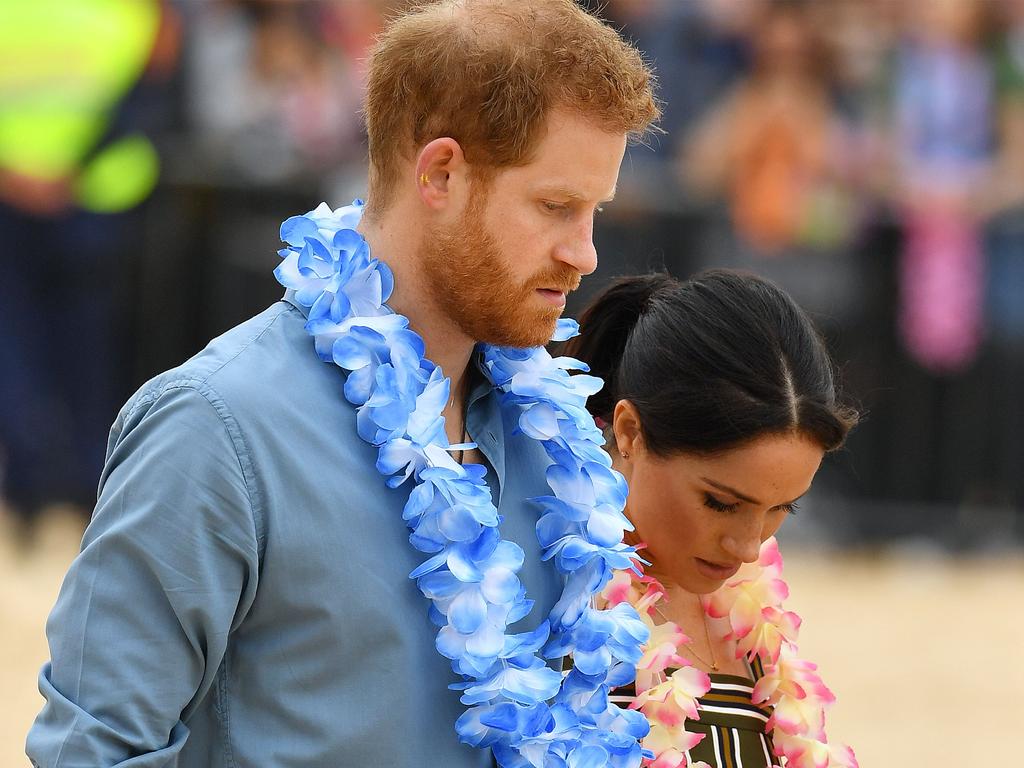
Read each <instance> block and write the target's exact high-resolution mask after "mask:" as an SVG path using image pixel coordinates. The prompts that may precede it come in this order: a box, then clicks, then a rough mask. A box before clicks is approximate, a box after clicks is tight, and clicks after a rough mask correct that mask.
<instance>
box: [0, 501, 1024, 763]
mask: <svg viewBox="0 0 1024 768" xmlns="http://www.w3.org/2000/svg"><path fill="white" fill-rule="evenodd" d="M79 535H80V531H79V530H78V528H77V525H76V523H75V521H74V520H73V519H70V518H67V517H64V518H61V517H55V518H52V519H49V520H47V521H46V524H45V525H44V526H43V527H42V530H41V531H40V533H39V536H38V539H37V541H36V543H35V545H34V547H33V548H32V549H31V550H29V551H24V550H19V549H16V548H15V547H14V546H13V544H12V541H11V537H10V532H9V530H8V529H7V526H6V522H5V521H4V519H3V518H2V517H0V629H2V633H0V691H2V692H3V698H2V701H3V711H4V714H5V716H4V717H2V718H0V767H3V768H6V767H7V766H19V765H27V760H26V758H25V757H24V752H23V748H24V746H23V745H24V739H25V733H26V732H27V730H28V728H29V725H30V724H31V722H32V719H33V717H34V716H35V714H36V712H37V711H38V709H39V707H40V705H41V701H42V700H41V698H40V697H39V694H38V692H37V691H36V682H35V679H36V674H37V671H38V668H39V666H40V665H41V664H42V663H43V662H44V661H45V660H46V658H47V649H46V642H45V638H44V635H43V625H44V622H45V620H46V615H47V613H48V611H49V609H50V607H51V605H52V604H53V601H54V599H55V597H56V594H57V590H58V589H59V588H60V582H61V579H62V577H63V572H64V569H65V568H66V566H67V563H68V562H69V561H70V559H71V558H72V557H73V556H74V554H75V551H76V548H77V543H78V538H79ZM786 572H787V575H788V579H789V582H790V585H791V587H792V595H791V599H790V602H789V607H790V609H792V610H795V611H797V612H798V613H799V614H801V615H802V616H803V617H804V626H803V629H802V631H801V649H802V655H803V656H804V657H805V658H808V659H811V660H814V661H817V662H818V663H819V665H820V667H821V671H822V674H823V676H824V678H825V680H826V682H827V683H828V684H829V685H830V686H831V687H832V689H833V690H834V691H835V692H836V693H837V694H838V696H839V703H838V704H837V705H836V707H835V708H834V709H833V710H832V712H831V713H830V716H829V732H830V735H831V737H832V738H833V739H838V740H840V741H845V742H848V743H850V744H852V745H853V746H854V747H855V749H856V750H857V754H858V757H859V758H860V763H861V765H862V766H864V768H917V767H918V766H920V767H921V768H935V767H936V766H952V765H957V766H965V767H966V766H969V767H970V768H975V766H986V768H987V767H989V766H997V767H998V768H1013V767H1015V766H1019V765H1020V763H1019V762H1014V759H1013V755H1014V754H1016V755H1018V756H1019V754H1020V747H1019V742H1020V738H1021V737H1020V735H1019V734H1018V733H1017V730H1016V729H1017V728H1019V727H1020V722H1021V720H1022V719H1024V697H1022V695H1021V693H1020V692H1021V691H1022V690H1024V664H1022V663H1021V660H1022V653H1024V611H1022V610H1021V609H1022V606H1024V553H1022V554H1018V555H1007V556H1001V557H987V558H981V557H977V558H970V559H959V560H952V559H947V558H945V557H942V556H936V555H929V554H922V553H920V552H918V553H910V552H908V553H903V554H889V555H887V556H885V557H868V556H865V555H859V556H857V555H843V556H828V555H821V554H810V553H808V552H790V553H788V554H787V555H786ZM965 755H969V757H966V758H965V757H964V756H965Z"/></svg>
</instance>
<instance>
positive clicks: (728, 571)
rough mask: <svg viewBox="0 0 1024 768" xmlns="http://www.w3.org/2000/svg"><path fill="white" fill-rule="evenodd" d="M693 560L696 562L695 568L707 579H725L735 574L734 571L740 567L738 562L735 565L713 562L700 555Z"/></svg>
mask: <svg viewBox="0 0 1024 768" xmlns="http://www.w3.org/2000/svg"><path fill="white" fill-rule="evenodd" d="M694 560H696V562H697V569H698V570H699V571H700V572H701V573H703V574H704V575H705V576H707V577H708V578H709V579H722V580H725V579H728V578H730V577H732V576H734V575H736V571H738V570H739V569H740V563H736V564H735V565H729V564H722V563H715V562H712V561H711V560H704V559H703V558H700V557H696V558H694Z"/></svg>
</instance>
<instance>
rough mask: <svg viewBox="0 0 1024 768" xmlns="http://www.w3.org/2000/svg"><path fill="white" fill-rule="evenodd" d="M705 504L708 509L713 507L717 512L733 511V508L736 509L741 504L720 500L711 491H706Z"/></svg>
mask: <svg viewBox="0 0 1024 768" xmlns="http://www.w3.org/2000/svg"><path fill="white" fill-rule="evenodd" d="M704 506H706V507H707V508H708V509H713V510H715V511H716V512H732V511H733V510H735V509H736V507H738V506H739V503H738V502H737V503H735V504H726V503H725V502H724V501H719V500H718V499H716V498H715V497H714V496H712V495H711V494H710V493H705V494H704Z"/></svg>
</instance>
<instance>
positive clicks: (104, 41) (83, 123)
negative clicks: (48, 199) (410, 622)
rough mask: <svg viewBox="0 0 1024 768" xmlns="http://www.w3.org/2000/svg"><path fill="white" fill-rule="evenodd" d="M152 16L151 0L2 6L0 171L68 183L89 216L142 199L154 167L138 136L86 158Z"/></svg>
mask: <svg viewBox="0 0 1024 768" xmlns="http://www.w3.org/2000/svg"><path fill="white" fill-rule="evenodd" d="M160 13H161V11H160V7H159V3H158V2H157V0H2V2H0V167H3V168H6V169H8V170H11V171H15V172H17V173H20V174H24V175H27V176H33V177H36V178H40V179H48V180H52V179H58V178H64V177H73V178H75V179H76V186H75V189H76V193H77V196H78V198H79V203H80V204H81V205H83V206H84V207H86V208H92V209H93V210H101V211H103V210H107V211H114V210H122V209H124V208H128V207H130V206H132V205H135V204H136V203H138V202H139V201H140V200H141V199H142V198H144V197H145V196H146V195H148V194H149V192H150V191H151V189H152V186H153V184H154V183H155V181H156V174H157V169H158V163H157V158H156V153H155V151H154V150H153V147H152V145H151V144H150V143H149V141H148V140H147V139H145V138H144V137H142V136H129V137H126V138H124V139H122V140H121V141H118V142H114V143H112V144H110V145H109V146H107V147H104V148H103V149H102V150H101V151H100V152H99V153H98V154H92V156H90V154H91V153H93V150H94V148H95V144H96V142H97V141H98V140H99V139H100V137H102V136H103V133H104V131H105V130H106V128H107V125H108V123H109V119H110V116H111V113H112V111H113V109H114V107H115V105H116V104H117V102H118V101H119V100H120V99H121V98H123V97H124V95H125V94H126V93H127V92H128V91H129V89H130V88H131V87H132V86H133V85H134V84H135V83H136V82H137V81H138V79H139V77H140V76H141V75H142V73H143V70H144V69H145V66H146V63H147V61H148V59H149V55H150V52H151V51H152V48H153V43H154V40H155V37H156V33H157V29H158V26H159V23H160ZM87 157H89V161H88V164H87V165H85V166H84V167H83V166H82V163H83V161H84V160H85V159H86V158H87Z"/></svg>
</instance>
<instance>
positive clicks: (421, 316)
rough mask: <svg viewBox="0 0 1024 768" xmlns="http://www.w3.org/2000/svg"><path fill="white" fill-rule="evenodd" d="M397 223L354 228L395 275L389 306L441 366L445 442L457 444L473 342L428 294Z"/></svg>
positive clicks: (408, 238)
mask: <svg viewBox="0 0 1024 768" xmlns="http://www.w3.org/2000/svg"><path fill="white" fill-rule="evenodd" d="M401 220H402V217H401V216H385V217H384V218H383V219H379V220H375V221H365V220H364V221H363V222H361V223H360V225H359V227H358V229H359V231H360V232H361V233H362V235H363V236H364V237H365V238H366V241H367V243H369V245H370V253H371V254H372V255H373V257H374V258H378V259H380V260H381V261H383V262H384V263H385V264H387V265H388V267H390V269H391V271H392V273H393V274H394V276H395V290H394V292H393V293H392V295H391V298H390V299H388V306H390V307H391V308H392V309H393V310H394V311H395V312H398V313H399V314H402V315H405V317H407V318H408V319H409V325H410V327H411V328H412V330H414V331H416V333H418V334H419V335H420V336H421V337H422V338H423V343H424V346H425V349H426V351H425V355H426V357H427V359H428V360H430V361H432V362H433V363H434V364H435V365H438V366H440V368H441V370H442V371H443V372H444V375H445V376H447V377H448V378H449V379H450V380H451V396H450V400H449V403H448V406H447V407H446V408H445V411H444V415H445V421H446V424H447V432H448V433H449V434H448V438H449V440H451V441H452V442H459V441H461V438H462V431H463V417H462V414H463V411H464V408H465V398H466V396H468V392H467V391H466V386H465V384H466V381H467V374H468V367H469V363H470V359H471V357H472V355H473V348H474V346H475V344H476V342H475V341H474V340H473V339H471V338H470V337H468V336H467V335H466V334H464V333H463V332H462V331H461V330H460V329H459V327H458V326H457V325H456V324H455V323H454V322H452V320H451V318H450V317H448V316H447V315H446V314H445V313H444V312H443V311H442V310H441V308H440V307H439V306H438V305H437V302H435V301H434V300H433V297H431V296H430V295H429V293H428V290H427V281H426V276H425V275H424V274H422V270H421V267H420V265H419V262H418V260H417V259H416V249H417V248H418V241H417V239H416V237H417V235H416V234H415V233H414V230H412V229H411V228H409V227H404V226H401V224H399V223H396V221H398V222H400V221H401Z"/></svg>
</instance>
